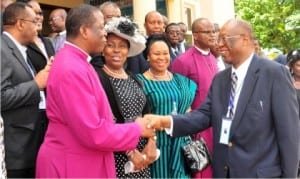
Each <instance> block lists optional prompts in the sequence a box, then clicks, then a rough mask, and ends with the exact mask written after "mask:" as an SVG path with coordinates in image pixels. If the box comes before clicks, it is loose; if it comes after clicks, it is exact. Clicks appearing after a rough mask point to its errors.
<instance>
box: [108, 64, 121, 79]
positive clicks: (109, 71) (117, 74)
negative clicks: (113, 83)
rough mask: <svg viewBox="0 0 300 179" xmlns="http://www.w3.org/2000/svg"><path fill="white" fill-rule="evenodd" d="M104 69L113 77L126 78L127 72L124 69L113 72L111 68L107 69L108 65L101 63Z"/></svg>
mask: <svg viewBox="0 0 300 179" xmlns="http://www.w3.org/2000/svg"><path fill="white" fill-rule="evenodd" d="M103 68H104V71H106V72H108V73H109V74H110V75H111V76H112V77H114V78H127V74H126V73H125V71H124V70H123V69H122V72H119V73H117V72H114V71H112V70H111V69H109V67H107V66H106V65H103Z"/></svg>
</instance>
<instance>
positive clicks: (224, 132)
mask: <svg viewBox="0 0 300 179" xmlns="http://www.w3.org/2000/svg"><path fill="white" fill-rule="evenodd" d="M231 123H232V118H227V117H223V118H222V128H221V136H220V143H221V144H226V145H227V144H228V142H229V133H230V127H231Z"/></svg>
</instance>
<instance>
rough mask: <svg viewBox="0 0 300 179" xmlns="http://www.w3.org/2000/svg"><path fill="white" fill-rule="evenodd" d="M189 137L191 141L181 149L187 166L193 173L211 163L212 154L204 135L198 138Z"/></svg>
mask: <svg viewBox="0 0 300 179" xmlns="http://www.w3.org/2000/svg"><path fill="white" fill-rule="evenodd" d="M188 138H189V141H190V142H189V143H188V144H186V145H184V146H182V147H181V150H182V153H183V156H184V159H185V164H186V167H187V168H188V170H190V172H191V173H196V172H199V171H202V170H203V169H205V168H206V167H207V166H208V165H209V164H210V163H211V161H212V160H211V155H210V153H209V150H208V148H207V145H206V143H205V141H204V139H203V138H202V137H201V138H199V139H197V140H192V139H191V138H190V137H188Z"/></svg>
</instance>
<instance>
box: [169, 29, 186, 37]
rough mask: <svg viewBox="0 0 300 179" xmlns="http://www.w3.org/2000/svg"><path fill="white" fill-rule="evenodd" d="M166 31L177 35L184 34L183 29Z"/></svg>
mask: <svg viewBox="0 0 300 179" xmlns="http://www.w3.org/2000/svg"><path fill="white" fill-rule="evenodd" d="M166 33H167V34H169V35H177V36H179V35H181V34H182V32H181V31H173V30H169V31H167V32H166Z"/></svg>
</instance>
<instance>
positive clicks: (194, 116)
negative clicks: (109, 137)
mask: <svg viewBox="0 0 300 179" xmlns="http://www.w3.org/2000/svg"><path fill="white" fill-rule="evenodd" d="M253 39H254V35H253V31H252V27H251V26H250V24H249V23H247V22H245V21H243V20H237V19H232V20H229V21H228V22H227V23H225V25H224V26H223V27H222V29H221V31H220V34H219V39H218V45H219V47H220V51H221V53H222V55H223V56H224V58H225V60H226V62H227V63H229V64H232V67H231V68H227V69H225V70H223V71H221V72H220V73H218V74H217V75H216V76H215V78H214V80H213V83H212V85H211V88H210V91H209V93H208V96H207V98H206V100H205V102H204V104H203V105H202V106H201V107H200V108H199V109H197V110H194V111H192V112H190V113H186V114H185V115H177V116H176V115H175V116H172V117H171V116H155V115H148V116H146V117H145V118H148V119H150V120H152V122H151V124H149V126H148V127H151V126H152V127H154V128H157V129H160V128H169V129H170V131H169V132H171V134H172V135H173V136H175V137H176V136H184V135H189V134H194V133H197V132H199V131H202V130H204V129H206V128H208V127H209V126H212V127H213V130H214V143H213V144H214V153H213V175H214V177H221V178H226V177H233V178H244V177H251V178H257V177H258V178H269V177H278V178H279V177H288V178H296V174H297V167H298V163H299V136H300V131H299V130H300V124H299V115H298V113H299V111H298V110H299V109H298V102H297V97H296V92H295V89H294V87H293V85H292V81H291V77H290V75H289V72H288V70H287V68H286V67H284V66H282V65H279V64H277V63H275V62H272V61H269V60H265V59H262V58H260V57H259V56H257V55H256V54H254V44H253ZM231 76H234V78H233V79H231Z"/></svg>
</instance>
